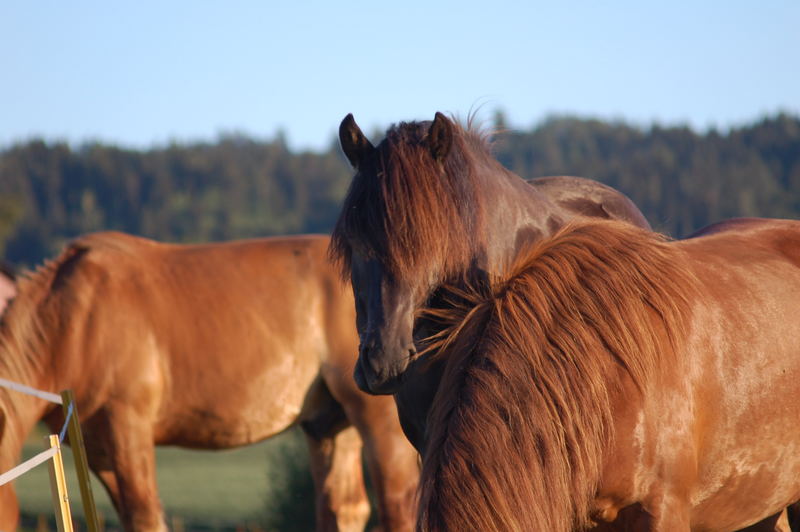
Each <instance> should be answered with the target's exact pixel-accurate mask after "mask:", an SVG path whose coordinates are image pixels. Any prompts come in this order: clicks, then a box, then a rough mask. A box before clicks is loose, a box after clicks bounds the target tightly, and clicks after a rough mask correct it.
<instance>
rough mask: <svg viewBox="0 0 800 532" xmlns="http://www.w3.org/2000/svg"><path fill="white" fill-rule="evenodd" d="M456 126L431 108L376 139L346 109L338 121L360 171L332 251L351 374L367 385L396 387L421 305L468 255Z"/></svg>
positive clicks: (382, 390)
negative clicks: (350, 313) (347, 300)
mask: <svg viewBox="0 0 800 532" xmlns="http://www.w3.org/2000/svg"><path fill="white" fill-rule="evenodd" d="M456 127H457V126H456V125H455V124H454V123H453V122H451V121H450V120H449V119H448V118H446V117H445V116H444V115H442V114H441V113H437V114H436V117H435V118H434V120H433V121H432V122H412V123H401V124H399V125H398V126H395V127H394V128H392V129H390V130H389V132H388V133H387V138H386V139H385V140H384V141H383V142H381V143H380V144H379V145H378V146H377V147H375V146H373V145H372V143H371V142H370V141H369V140H368V139H367V138H366V136H365V135H364V134H363V133H362V132H361V129H360V128H359V127H358V125H357V124H356V122H355V120H354V119H353V116H352V115H348V116H347V117H345V119H344V120H343V121H342V123H341V126H340V128H339V139H340V142H341V145H342V150H343V151H344V154H345V155H346V156H347V159H348V160H349V161H350V164H351V165H352V166H353V168H354V169H355V170H356V175H355V177H354V178H353V182H352V184H351V187H350V190H349V192H348V197H347V199H346V200H345V205H344V207H343V210H342V214H341V215H340V218H339V221H338V222H337V226H336V229H335V231H334V235H333V242H332V248H331V251H332V254H333V256H334V257H335V258H336V259H338V260H339V261H340V262H341V263H342V264H343V266H344V268H343V269H344V271H345V274H346V275H347V274H349V276H350V280H351V282H352V286H353V292H354V294H355V301H356V316H357V318H356V320H357V328H358V334H359V339H360V348H359V357H358V361H357V363H356V368H355V379H356V382H357V383H358V386H359V388H361V389H362V390H364V391H365V392H368V393H373V394H391V393H394V392H396V391H397V389H398V387H399V386H400V384H401V377H402V375H403V372H404V371H405V370H406V368H407V367H408V364H409V363H410V362H411V360H412V359H413V358H414V356H415V355H416V348H415V338H414V328H415V313H416V311H417V309H419V308H420V307H421V306H422V305H423V304H425V303H426V301H427V300H428V299H429V297H430V295H431V292H432V291H433V290H434V288H435V287H436V286H437V285H438V284H440V283H441V282H442V280H443V279H444V278H446V277H447V275H448V272H450V271H452V270H456V269H458V268H460V266H456V265H457V264H458V263H463V262H464V261H468V256H469V254H470V251H469V249H468V248H469V247H470V243H471V241H472V235H474V231H472V229H473V226H474V223H473V220H474V217H475V216H476V215H477V214H478V212H477V211H475V210H474V209H472V206H473V201H472V197H471V194H472V190H471V189H470V188H469V187H467V186H465V185H467V184H468V183H467V181H468V180H467V179H466V178H462V175H463V174H464V173H465V171H464V168H463V166H464V165H465V160H464V159H463V158H462V157H460V156H459V155H458V152H459V151H460V150H459V142H461V143H463V141H460V139H459V137H458V134H457V130H456ZM451 236H452V237H453V238H449V237H451Z"/></svg>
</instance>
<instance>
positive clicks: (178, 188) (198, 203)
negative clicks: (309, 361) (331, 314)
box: [0, 114, 800, 264]
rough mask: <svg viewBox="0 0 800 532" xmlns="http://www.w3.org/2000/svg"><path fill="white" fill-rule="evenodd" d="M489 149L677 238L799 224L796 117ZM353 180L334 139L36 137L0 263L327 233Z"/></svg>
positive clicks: (543, 131)
mask: <svg viewBox="0 0 800 532" xmlns="http://www.w3.org/2000/svg"><path fill="white" fill-rule="evenodd" d="M375 140H377V139H375ZM495 153H496V155H497V157H498V159H499V160H500V161H501V162H502V163H503V164H504V165H506V166H507V167H508V168H510V169H511V170H513V171H515V172H517V173H518V174H520V175H521V176H523V177H526V178H530V177H536V176H542V175H557V174H568V175H580V176H584V177H591V178H594V179H598V180H600V181H603V182H605V183H607V184H609V185H611V186H613V187H616V188H618V189H620V190H622V191H623V192H625V193H626V194H628V195H629V196H630V197H631V199H632V200H633V201H634V202H636V203H637V204H638V205H639V206H640V208H641V209H642V210H643V211H644V213H645V215H646V216H647V217H648V219H650V221H651V222H652V223H653V225H654V226H656V227H657V228H659V229H661V230H663V231H666V232H669V233H670V234H673V235H675V236H680V235H685V234H687V233H689V232H691V231H692V230H694V229H697V228H699V227H702V226H703V225H706V224H708V223H710V222H713V221H715V220H719V219H722V218H728V217H732V216H772V217H792V218H800V117H795V116H789V115H783V114H781V115H777V116H773V117H769V118H765V119H764V120H762V121H760V122H758V123H755V124H752V125H748V126H745V127H741V128H738V129H734V130H732V131H730V132H726V133H724V134H722V133H718V132H715V131H711V132H709V133H705V134H699V133H695V132H693V131H692V130H690V129H687V128H662V127H658V126H653V127H651V128H649V129H641V128H637V127H633V126H630V125H627V124H624V123H616V122H615V123H608V122H602V121H597V120H582V119H577V118H558V119H551V120H549V121H547V122H545V123H543V124H542V125H540V126H538V127H536V128H534V129H532V130H530V131H522V132H510V133H504V134H502V135H501V136H500V137H499V138H498V139H497V142H496V145H495ZM350 177H351V171H350V169H349V168H348V167H347V165H346V164H345V162H344V159H343V157H342V156H341V155H340V154H339V151H338V148H337V147H335V146H334V145H332V147H331V148H330V149H329V150H327V151H325V152H324V153H312V152H302V153H295V152H292V151H290V150H289V149H287V147H286V145H285V144H284V142H283V141H282V140H281V139H276V140H273V141H270V142H256V141H254V140H252V139H248V138H246V137H240V136H228V137H222V138H220V139H219V140H218V141H217V142H215V143H208V144H192V145H173V146H169V147H166V148H162V149H154V150H149V151H135V150H125V149H120V148H117V147H113V146H106V145H102V144H93V145H87V146H83V147H81V148H79V149H71V148H70V147H69V146H68V145H65V144H58V143H55V144H53V143H46V142H43V141H32V142H29V143H26V144H21V145H16V146H13V147H11V148H9V149H7V150H5V151H3V152H2V153H0V256H5V258H6V259H8V260H9V261H12V262H16V263H25V264H34V263H37V262H39V261H41V260H42V259H43V258H45V257H47V256H51V255H53V254H55V253H56V252H57V251H58V249H59V248H60V247H61V246H62V245H63V244H64V243H65V242H66V241H68V240H69V239H71V238H73V237H74V236H76V235H78V234H81V233H85V232H89V231H96V230H100V229H118V230H122V231H128V232H131V233H136V234H140V235H144V236H148V237H151V238H156V239H159V240H165V241H184V242H186V241H207V240H225V239H233V238H243V237H252V236H259V235H270V234H281V233H299V232H325V231H328V230H330V228H331V226H332V224H333V222H334V220H335V218H336V216H337V214H338V210H339V204H340V202H341V200H342V198H343V197H344V193H345V191H346V189H347V186H348V184H349V181H350Z"/></svg>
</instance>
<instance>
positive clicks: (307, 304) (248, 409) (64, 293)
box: [0, 233, 419, 530]
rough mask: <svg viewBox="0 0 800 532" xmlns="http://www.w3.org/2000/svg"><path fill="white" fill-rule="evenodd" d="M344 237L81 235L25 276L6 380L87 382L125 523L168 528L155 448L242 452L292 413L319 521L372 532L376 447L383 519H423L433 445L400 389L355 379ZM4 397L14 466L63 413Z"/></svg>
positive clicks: (87, 408)
mask: <svg viewBox="0 0 800 532" xmlns="http://www.w3.org/2000/svg"><path fill="white" fill-rule="evenodd" d="M328 242H329V239H328V238H327V237H324V236H299V237H286V238H270V239H262V240H250V241H240V242H230V243H224V244H210V245H191V246H189V245H185V246H178V245H167V244H161V243H157V242H153V241H150V240H145V239H142V238H136V237H133V236H129V235H124V234H121V233H98V234H93V235H89V236H86V237H84V238H81V239H79V240H78V241H76V242H75V243H73V244H72V245H71V246H69V248H68V249H67V250H66V251H65V252H64V253H63V254H62V255H61V256H60V257H59V258H58V259H57V260H55V261H54V262H52V263H50V264H48V265H46V266H44V267H42V268H40V269H39V270H38V271H36V272H34V273H29V274H27V275H23V276H21V278H20V279H19V282H18V286H19V295H18V296H17V298H16V299H15V300H14V302H13V303H12V305H11V306H10V307H9V308H8V309H7V311H6V313H5V314H4V317H3V320H2V326H0V376H2V377H5V378H7V379H10V380H14V381H18V382H21V383H23V384H27V385H30V386H33V387H35V388H39V389H42V390H48V391H58V390H62V389H67V388H70V389H72V390H73V391H74V392H75V395H76V398H77V401H78V408H79V411H80V414H81V418H82V422H83V430H84V436H85V440H86V444H87V447H88V449H87V452H88V454H89V461H90V466H91V468H92V469H93V470H94V472H95V473H96V474H97V475H98V477H99V478H100V479H101V481H102V482H103V484H104V485H105V486H106V488H107V490H108V493H109V495H110V496H111V499H112V501H113V503H114V505H115V507H116V508H117V510H118V512H119V514H120V518H121V520H122V522H123V523H124V525H125V528H126V529H127V530H163V529H165V526H164V520H163V515H162V509H161V504H160V502H159V500H158V491H157V487H156V465H155V462H154V450H153V445H154V444H170V445H181V446H186V447H194V448H210V449H218V448H226V447H232V446H238V445H244V444H248V443H252V442H256V441H259V440H262V439H264V438H268V437H270V436H272V435H274V434H277V433H279V432H281V431H283V430H285V429H286V428H287V427H290V426H292V425H294V424H300V425H301V426H302V427H303V429H304V430H305V433H306V436H307V440H308V444H309V448H310V452H311V465H312V472H313V475H314V481H315V485H316V488H317V497H316V512H317V514H316V515H317V529H318V530H363V528H364V524H365V522H366V519H367V516H368V513H369V505H368V503H367V499H366V495H365V491H364V485H363V478H362V474H361V471H362V466H361V451H362V442H363V447H364V449H365V451H366V452H365V454H366V457H367V461H368V464H367V466H368V470H369V472H370V474H371V477H372V480H373V485H374V486H375V488H376V491H377V500H378V506H379V511H380V520H381V523H382V525H383V528H384V529H385V530H409V529H410V528H411V527H412V526H413V519H414V518H413V497H414V494H415V490H416V486H417V478H418V475H419V469H418V464H417V455H416V452H415V451H414V449H413V448H412V447H411V446H410V445H409V444H408V442H407V441H406V440H405V438H404V436H403V433H402V431H401V429H400V426H399V424H398V421H397V414H396V409H395V406H394V403H393V401H392V400H391V398H388V397H371V396H368V395H366V394H364V393H362V392H360V391H359V390H358V389H357V388H356V387H355V384H354V383H353V380H352V368H353V364H354V362H355V358H356V354H357V343H358V340H357V336H356V331H355V327H354V325H353V324H354V321H355V312H354V308H353V307H354V305H353V299H352V295H351V294H350V288H349V287H348V286H347V285H346V284H344V283H342V282H341V280H340V276H339V274H338V272H337V271H335V270H334V269H333V267H332V266H331V265H330V264H329V263H328V261H327V257H326V250H327V247H328ZM0 408H1V409H2V410H1V412H0V414H1V415H0V418H1V420H2V423H0V427H2V429H1V434H2V440H0V470H3V471H5V470H7V469H9V468H10V467H11V466H13V465H15V463H16V462H17V460H18V458H19V454H20V449H21V446H22V443H23V441H24V439H25V436H26V434H28V432H29V431H30V429H31V428H32V427H33V425H34V424H35V423H36V422H37V420H39V419H40V418H42V417H44V418H45V420H46V421H47V422H48V424H49V425H50V426H51V427H53V428H57V427H60V424H61V422H62V414H61V412H60V408H55V409H53V407H52V405H49V404H45V403H44V401H42V400H40V399H36V398H32V397H28V396H24V395H20V394H18V393H17V392H12V391H7V390H2V391H0ZM209 480H211V479H209ZM0 497H2V500H1V501H0V530H13V529H14V527H15V524H16V522H17V514H18V512H17V505H16V498H15V496H14V493H13V490H12V488H11V486H10V485H6V486H3V488H0ZM312 504H314V503H313V502H312V501H309V511H311V508H310V507H311V505H312Z"/></svg>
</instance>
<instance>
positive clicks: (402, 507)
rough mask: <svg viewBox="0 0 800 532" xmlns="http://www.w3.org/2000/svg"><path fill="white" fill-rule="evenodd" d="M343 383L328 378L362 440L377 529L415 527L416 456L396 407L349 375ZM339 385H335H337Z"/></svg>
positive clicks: (388, 530)
mask: <svg viewBox="0 0 800 532" xmlns="http://www.w3.org/2000/svg"><path fill="white" fill-rule="evenodd" d="M345 378H346V380H345V381H344V382H339V383H337V382H336V381H335V380H333V379H329V380H330V381H331V383H330V384H329V386H331V384H332V386H331V393H333V394H334V396H335V397H337V399H339V400H340V401H341V403H342V406H343V407H344V409H345V412H346V413H347V418H348V419H349V420H350V422H351V423H353V425H355V427H356V428H357V429H358V432H359V434H360V435H361V439H362V440H363V442H364V450H365V458H366V460H367V469H368V471H369V474H370V478H371V479H372V486H373V487H374V489H375V495H376V499H377V505H378V515H379V518H380V524H381V526H380V529H379V530H382V531H384V532H405V531H411V530H413V529H414V524H415V521H416V519H415V518H416V513H415V507H414V504H415V498H416V490H417V484H418V482H419V458H418V454H417V451H416V450H415V449H414V447H413V446H412V445H411V444H410V443H409V442H408V440H407V439H406V437H405V434H404V433H403V430H402V428H401V427H400V420H399V418H398V415H397V407H396V406H395V403H394V399H392V398H391V397H389V396H369V395H366V394H364V393H362V392H361V391H359V390H357V389H355V386H354V384H353V379H352V378H349V375H348V376H346V377H345ZM337 384H338V385H337Z"/></svg>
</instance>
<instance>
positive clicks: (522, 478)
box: [417, 219, 800, 532]
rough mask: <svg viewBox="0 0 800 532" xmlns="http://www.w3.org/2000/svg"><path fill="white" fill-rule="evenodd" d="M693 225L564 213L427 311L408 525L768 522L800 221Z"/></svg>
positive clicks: (799, 376) (787, 472) (791, 444)
mask: <svg viewBox="0 0 800 532" xmlns="http://www.w3.org/2000/svg"><path fill="white" fill-rule="evenodd" d="M701 235H702V236H698V237H696V238H691V239H687V240H682V241H673V242H669V241H666V240H665V239H664V238H662V237H660V236H659V235H656V234H654V233H651V232H647V231H643V230H641V229H638V228H635V227H633V226H631V225H630V224H622V223H619V222H608V221H596V222H594V223H579V224H575V225H573V226H568V227H567V228H565V229H563V230H561V231H560V232H558V233H556V234H555V235H554V236H552V237H551V238H548V239H545V240H543V241H540V242H538V243H536V244H534V245H532V246H529V247H528V248H527V249H526V250H525V251H523V252H521V253H520V256H519V258H518V259H517V261H516V262H515V263H514V264H512V265H511V266H510V267H509V268H508V269H507V271H506V273H504V274H502V275H499V276H493V277H492V278H490V280H489V281H485V280H484V281H481V280H480V279H478V280H476V281H474V282H472V283H462V284H460V285H459V286H456V287H454V288H453V290H452V291H450V292H448V294H449V295H448V296H445V297H444V298H443V300H444V301H447V304H443V305H440V307H439V308H437V309H431V310H430V311H429V312H430V316H431V317H432V319H434V320H437V321H438V322H440V325H441V326H442V327H443V334H442V335H440V336H439V337H438V338H437V339H436V340H435V342H434V344H433V345H434V347H435V351H436V355H435V356H436V357H441V359H442V361H443V363H444V364H445V369H444V372H443V376H442V382H441V386H439V391H438V393H437V395H436V397H435V401H434V404H433V406H432V409H431V412H430V419H429V424H428V427H429V432H428V444H427V446H426V448H427V452H426V453H425V456H424V457H423V470H422V477H421V479H420V489H421V495H420V509H419V520H418V525H417V528H418V530H421V531H426V532H428V531H431V532H432V531H443V530H484V531H492V530H547V531H553V532H560V531H563V532H567V531H571V530H582V529H585V528H588V527H590V526H592V525H594V524H598V525H599V526H598V530H637V531H648V530H650V531H665V532H666V531H669V532H676V531H689V530H698V531H699V530H702V531H729V530H735V529H740V528H743V527H746V526H750V525H753V526H754V528H752V529H759V530H768V529H774V527H775V522H776V521H777V519H778V516H779V514H780V512H781V510H782V508H784V507H785V506H787V505H788V504H790V503H792V502H794V501H797V500H798V499H800V453H798V449H800V424H799V423H798V420H800V304H799V303H798V302H800V222H797V221H787V220H766V219H742V220H731V221H728V222H724V223H721V224H717V225H715V226H712V227H711V228H709V229H707V230H704V231H703V232H702V233H701ZM754 524H755V525H754ZM756 527H760V528H756Z"/></svg>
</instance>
